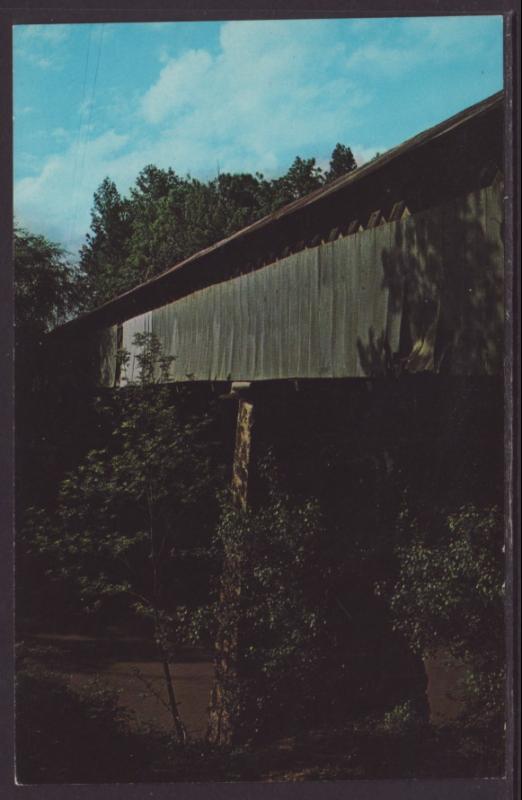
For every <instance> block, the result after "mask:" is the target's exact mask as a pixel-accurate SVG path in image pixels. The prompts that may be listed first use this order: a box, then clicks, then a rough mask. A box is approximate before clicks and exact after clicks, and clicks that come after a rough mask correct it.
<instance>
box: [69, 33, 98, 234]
mask: <svg viewBox="0 0 522 800" xmlns="http://www.w3.org/2000/svg"><path fill="white" fill-rule="evenodd" d="M92 28H93V26H92V23H90V24H89V36H88V39H87V55H86V58H85V70H84V73H83V87H82V99H81V103H80V124H79V127H78V131H77V133H76V143H75V148H74V162H73V196H72V203H71V205H72V214H71V216H70V223H69V235H68V237H67V243H68V244H70V243H71V240H72V235H73V225H74V222H75V217H76V205H77V199H78V186H77V181H76V178H77V175H78V167H79V162H80V159H79V156H80V149H81V139H82V133H83V130H84V121H85V112H84V103H85V98H86V94H87V76H88V74H89V60H90V54H91V40H92Z"/></svg>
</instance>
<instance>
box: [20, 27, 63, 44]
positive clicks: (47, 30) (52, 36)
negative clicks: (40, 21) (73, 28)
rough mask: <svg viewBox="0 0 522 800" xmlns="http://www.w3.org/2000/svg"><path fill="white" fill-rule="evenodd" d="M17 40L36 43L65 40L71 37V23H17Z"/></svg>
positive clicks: (54, 42)
mask: <svg viewBox="0 0 522 800" xmlns="http://www.w3.org/2000/svg"><path fill="white" fill-rule="evenodd" d="M14 32H15V41H16V42H17V43H18V42H30V43H32V44H34V42H36V41H40V42H42V41H43V42H51V43H53V44H56V43H57V42H63V41H64V40H65V39H68V38H69V35H70V26H69V25H15V28H14Z"/></svg>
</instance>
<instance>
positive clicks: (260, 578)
mask: <svg viewBox="0 0 522 800" xmlns="http://www.w3.org/2000/svg"><path fill="white" fill-rule="evenodd" d="M261 471H262V473H263V475H264V478H265V480H266V482H267V484H268V491H267V499H266V502H264V503H263V504H262V505H261V506H260V507H259V508H258V509H256V510H252V509H249V510H246V511H243V510H239V509H238V508H237V507H236V506H235V504H234V503H233V502H231V501H225V502H224V504H223V509H222V517H221V521H220V524H219V526H218V530H217V538H218V541H219V543H220V545H221V547H222V550H223V560H224V569H223V576H222V581H221V586H220V602H218V603H217V606H216V612H215V620H216V623H217V625H218V641H221V642H222V643H223V642H230V641H232V642H233V641H237V644H238V664H237V669H238V675H239V679H238V680H227V675H223V676H221V677H222V679H223V684H224V688H225V692H227V693H228V695H227V697H226V699H225V705H226V706H227V708H228V710H229V711H230V712H231V713H232V714H237V715H238V719H239V720H240V724H242V725H243V726H244V730H243V736H244V739H249V738H251V737H254V738H255V737H258V736H263V735H265V734H266V733H267V732H268V731H269V730H270V728H273V727H274V726H275V727H276V729H277V727H278V726H281V727H283V726H284V725H285V724H287V723H288V722H289V719H288V717H289V716H291V720H292V722H291V725H299V723H302V722H303V721H304V720H306V719H308V720H309V719H310V718H311V717H312V716H313V713H314V709H313V708H312V707H311V705H310V703H311V694H312V691H313V689H312V683H313V677H314V676H315V675H316V674H317V669H318V664H319V662H320V661H321V659H322V658H323V657H324V654H323V653H322V650H321V645H320V636H321V632H322V626H323V625H324V621H325V620H324V587H323V585H322V583H321V582H320V581H318V580H317V579H318V571H317V569H314V564H317V554H318V550H319V548H320V546H321V539H322V536H323V533H324V529H323V523H322V518H321V513H320V510H319V507H318V505H317V503H316V502H315V501H313V500H309V501H305V502H297V501H296V500H295V499H293V498H292V497H290V496H289V495H288V494H286V493H285V492H284V491H282V490H281V489H280V488H279V485H278V480H277V477H276V473H275V469H274V464H273V461H272V460H271V459H270V458H269V459H268V460H267V461H265V462H264V463H263V464H262V466H261ZM236 637H237V638H236ZM228 677H230V676H228ZM285 713H286V717H285Z"/></svg>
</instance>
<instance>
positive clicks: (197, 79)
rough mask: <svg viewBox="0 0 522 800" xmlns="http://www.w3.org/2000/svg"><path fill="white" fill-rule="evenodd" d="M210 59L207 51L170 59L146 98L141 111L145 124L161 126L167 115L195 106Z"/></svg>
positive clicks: (209, 66)
mask: <svg viewBox="0 0 522 800" xmlns="http://www.w3.org/2000/svg"><path fill="white" fill-rule="evenodd" d="M211 66H212V58H211V56H210V55H209V53H207V51H206V50H189V51H188V52H187V53H185V54H184V55H183V56H181V57H180V58H178V59H171V60H170V61H168V62H167V64H166V66H165V67H163V69H162V70H161V73H160V76H159V79H158V81H157V82H156V83H155V84H154V86H152V87H151V88H150V89H149V90H148V92H147V93H146V94H145V96H144V97H143V100H142V109H143V114H144V116H145V119H146V120H147V121H148V122H153V123H156V122H161V121H162V120H163V119H164V118H165V117H166V116H167V114H169V113H171V112H172V111H176V110H179V109H181V108H183V107H184V106H186V105H188V104H190V103H194V100H195V99H196V100H197V96H198V95H199V94H200V92H201V86H202V85H204V83H206V82H207V81H208V78H209V70H210V68H211Z"/></svg>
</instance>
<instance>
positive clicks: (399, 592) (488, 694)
mask: <svg viewBox="0 0 522 800" xmlns="http://www.w3.org/2000/svg"><path fill="white" fill-rule="evenodd" d="M402 534H403V537H404V538H406V542H405V543H403V544H402V545H401V546H400V547H399V549H398V558H399V564H400V574H399V579H398V581H397V583H396V585H395V587H394V591H393V593H392V597H391V606H392V611H393V613H394V616H395V625H396V628H397V629H398V630H400V631H401V632H402V633H403V634H404V635H405V636H406V638H407V639H408V641H409V643H410V646H411V647H412V648H413V649H414V650H416V651H417V652H420V653H423V654H429V653H439V654H440V653H441V652H447V653H450V654H451V655H452V656H453V657H454V658H456V659H457V660H458V662H459V663H461V664H462V665H463V666H464V667H465V679H464V686H463V687H462V688H463V690H464V697H465V700H466V705H465V708H464V711H463V713H462V715H461V719H460V720H459V723H458V724H459V725H460V730H461V734H462V741H463V745H465V746H466V747H467V748H468V749H470V750H473V751H477V752H479V753H482V755H483V753H484V751H488V750H489V751H490V754H491V753H493V754H497V760H500V758H501V756H500V755H499V754H500V753H501V751H502V741H503V722H504V685H505V684H504V672H505V669H504V662H505V650H504V636H505V623H504V583H503V581H504V548H503V525H502V514H501V513H500V511H499V510H498V509H497V508H495V507H493V508H487V509H478V508H477V507H475V506H471V505H470V506H464V507H462V508H460V509H459V510H458V511H457V512H456V513H453V514H449V515H448V516H447V517H446V518H445V519H444V521H443V524H442V525H440V526H437V527H436V528H434V529H432V530H426V529H422V528H420V527H419V525H418V522H417V521H416V520H415V519H411V518H409V517H408V515H406V514H405V515H403V517H402Z"/></svg>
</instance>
